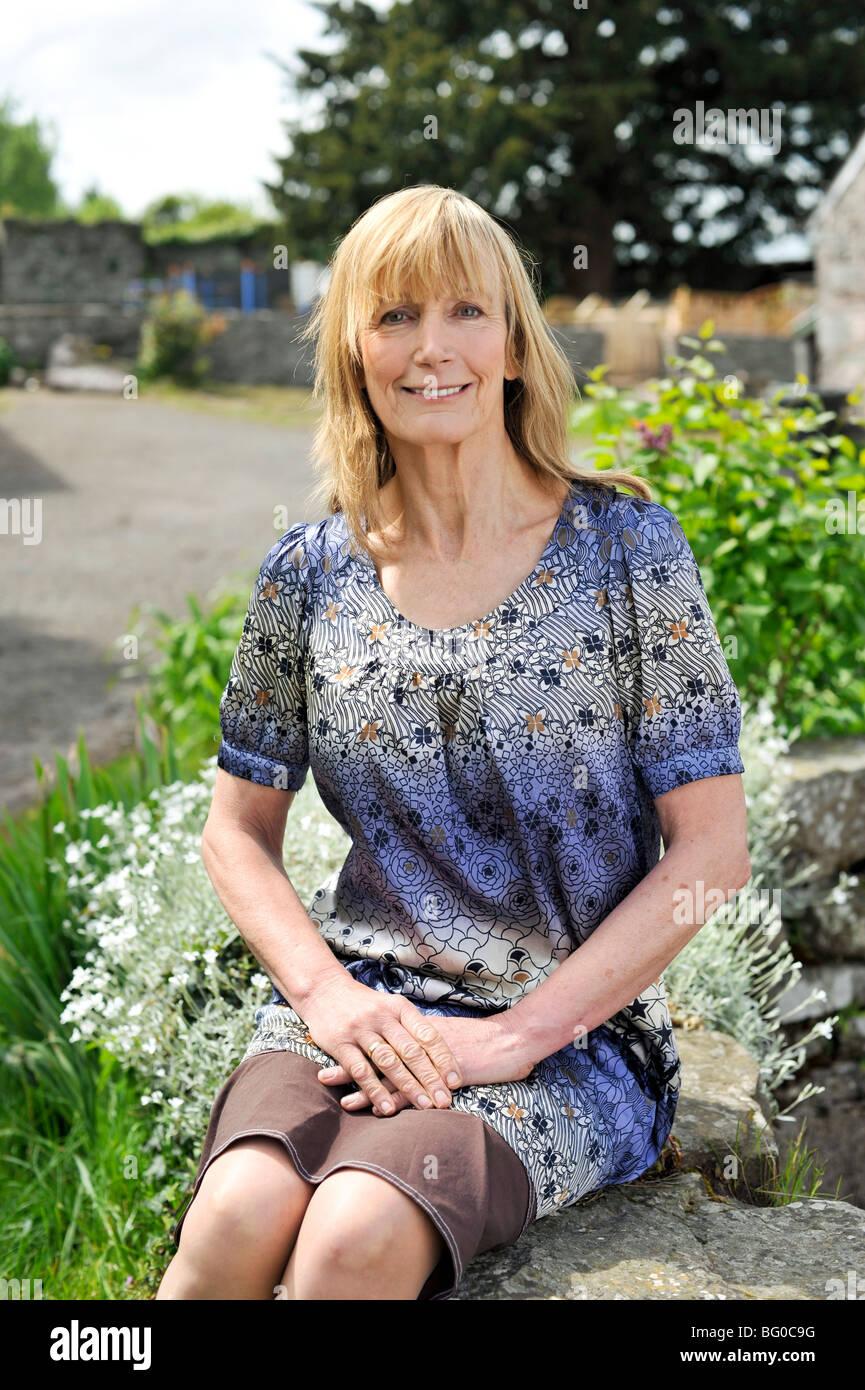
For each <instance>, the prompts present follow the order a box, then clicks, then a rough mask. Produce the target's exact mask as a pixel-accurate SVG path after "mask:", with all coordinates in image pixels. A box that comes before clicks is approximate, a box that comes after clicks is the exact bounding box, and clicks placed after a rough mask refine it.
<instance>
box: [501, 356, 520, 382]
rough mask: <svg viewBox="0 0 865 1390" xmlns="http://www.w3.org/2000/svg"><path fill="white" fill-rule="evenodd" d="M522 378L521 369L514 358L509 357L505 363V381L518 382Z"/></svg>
mask: <svg viewBox="0 0 865 1390" xmlns="http://www.w3.org/2000/svg"><path fill="white" fill-rule="evenodd" d="M521 376H522V367H521V366H520V364H519V362H517V361H515V360H514V358H512V357H509V358H508V359H507V361H506V362H505V381H519V379H520V377H521Z"/></svg>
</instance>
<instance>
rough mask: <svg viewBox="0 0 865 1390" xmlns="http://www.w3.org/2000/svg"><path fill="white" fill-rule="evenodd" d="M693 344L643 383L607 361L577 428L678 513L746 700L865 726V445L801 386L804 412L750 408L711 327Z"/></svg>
mask: <svg viewBox="0 0 865 1390" xmlns="http://www.w3.org/2000/svg"><path fill="white" fill-rule="evenodd" d="M683 341H684V342H685V344H686V346H688V347H692V348H694V349H696V351H695V352H694V355H693V356H691V357H690V358H684V357H678V356H673V357H670V358H669V359H668V362H669V363H670V366H671V373H670V375H669V376H668V377H665V378H663V379H662V380H660V381H656V382H651V383H649V384H648V385H647V386H645V387H642V388H636V389H633V390H632V389H627V390H624V389H623V390H618V389H616V388H615V387H612V386H610V385H608V384H607V383H606V382H605V381H604V375H605V373H606V370H607V369H606V368H605V367H599V368H595V369H594V370H593V371H592V372H591V373H590V377H591V380H590V381H589V383H588V385H586V386H585V387H584V388H583V389H584V394H585V396H586V397H587V399H586V400H584V401H583V402H582V403H581V404H580V405H578V406H577V407H576V408H575V410H574V412H573V414H572V418H571V426H572V428H573V429H574V430H575V431H576V432H579V433H583V434H585V433H588V434H589V435H590V436H591V438H592V439H593V441H594V442H593V444H592V445H591V446H590V447H589V449H588V450H587V451H586V452H587V456H588V457H589V458H590V459H593V460H594V462H595V464H596V466H597V467H598V468H600V469H604V468H609V467H615V468H627V469H629V470H631V471H632V472H635V473H638V474H640V475H641V476H644V477H646V478H647V480H648V481H649V482H650V483H651V484H652V486H653V488H654V491H655V496H656V500H657V501H659V502H660V503H661V504H662V505H664V506H666V507H668V508H669V509H670V510H671V511H673V512H674V513H675V514H676V516H677V517H678V519H679V521H680V522H681V525H682V528H683V530H684V531H685V534H686V536H687V537H688V540H689V542H690V544H691V546H692V548H693V550H694V554H695V556H696V558H697V562H698V564H699V565H700V569H701V572H702V575H703V579H704V582H705V585H706V591H707V595H708V598H709V602H710V604H711V607H712V612H713V614H714V617H715V621H716V624H717V627H718V631H719V635H720V636H721V640H722V642H723V645H724V651H725V654H726V656H727V660H728V662H729V665H730V670H731V672H732V674H733V678H734V680H735V681H736V684H737V686H738V688H739V691H740V694H742V695H743V696H747V697H749V698H751V699H752V700H753V701H755V702H756V701H757V700H758V699H759V698H760V697H761V696H763V695H766V696H768V697H769V698H770V700H771V702H772V706H773V711H774V714H775V718H776V720H777V721H778V723H779V725H780V726H782V727H784V726H787V727H789V726H790V725H792V724H797V725H798V726H799V728H800V730H801V733H802V736H803V737H805V736H809V735H811V736H816V735H825V736H831V735H834V734H853V733H862V732H865V675H863V662H862V646H863V638H865V611H863V609H862V605H861V602H860V599H859V596H860V594H861V592H862V590H863V588H865V545H863V544H862V534H863V531H865V517H863V516H862V512H863V511H865V507H863V501H862V499H863V498H865V450H858V449H857V448H856V446H855V445H854V443H853V442H852V440H851V439H849V438H848V437H847V436H846V435H843V434H832V435H829V436H826V435H825V434H824V433H823V428H824V426H826V425H827V424H828V423H829V421H830V419H832V418H833V417H832V413H831V412H830V411H826V410H823V409H822V403H821V402H820V400H819V397H818V396H817V395H816V394H815V393H814V392H813V391H808V390H807V389H806V387H807V382H806V381H805V379H804V378H801V377H800V378H798V379H797V382H796V384H795V386H793V385H792V384H791V392H792V395H793V396H795V397H797V404H796V405H795V406H790V405H789V404H784V403H783V402H784V399H785V395H787V394H789V393H785V392H784V391H778V392H776V393H775V395H774V396H773V397H772V399H771V400H769V401H763V400H760V399H750V398H748V397H746V396H745V395H743V394H742V392H741V389H740V385H739V383H738V382H737V379H736V378H735V377H734V376H726V377H724V378H721V377H720V376H719V375H718V374H717V372H716V369H715V366H714V365H713V363H712V362H711V361H710V359H709V356H707V355H704V354H713V353H718V352H723V350H724V345H723V343H722V342H720V341H718V340H717V339H715V338H713V337H712V324H711V323H707V324H705V325H704V326H703V328H702V329H701V330H700V339H699V340H698V339H694V338H688V339H684V340H683ZM851 496H852V507H851Z"/></svg>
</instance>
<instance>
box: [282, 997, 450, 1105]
mask: <svg viewBox="0 0 865 1390" xmlns="http://www.w3.org/2000/svg"><path fill="white" fill-rule="evenodd" d="M303 1019H304V1022H305V1023H306V1026H307V1028H308V1029H309V1032H310V1035H311V1037H312V1038H314V1040H315V1043H316V1045H317V1046H318V1047H320V1048H321V1049H322V1051H323V1052H328V1053H330V1055H331V1057H335V1058H336V1059H337V1062H338V1063H339V1067H338V1072H339V1075H340V1077H341V1081H340V1084H341V1085H343V1086H345V1085H347V1084H349V1083H350V1082H352V1081H355V1082H356V1083H357V1085H358V1086H359V1087H360V1090H359V1091H358V1092H357V1093H355V1094H354V1095H351V1096H344V1097H343V1098H342V1104H343V1105H344V1106H345V1108H346V1109H352V1108H354V1106H353V1104H350V1102H354V1103H356V1102H357V1100H358V1099H360V1100H361V1101H362V1102H363V1104H364V1105H373V1106H376V1107H377V1108H378V1110H379V1111H380V1113H383V1114H395V1113H396V1110H397V1105H396V1099H397V1095H402V1097H403V1099H404V1100H405V1102H406V1104H413V1105H416V1106H417V1107H418V1108H419V1109H428V1108H430V1107H434V1106H438V1107H441V1108H445V1107H446V1106H448V1105H450V1103H451V1089H452V1088H453V1087H454V1086H459V1085H462V1083H463V1076H462V1073H461V1071H460V1067H459V1064H458V1063H457V1060H456V1058H455V1057H454V1054H453V1052H452V1051H451V1048H450V1047H449V1046H448V1044H447V1042H445V1040H444V1038H443V1036H442V1034H441V1032H440V1031H439V1029H438V1028H437V1026H436V1025H437V1024H439V1023H442V1022H449V1020H446V1019H428V1018H426V1017H425V1016H424V1014H422V1013H421V1011H420V1010H419V1009H418V1008H416V1006H415V1005H414V1004H413V1003H412V1002H411V1000H410V999H407V998H406V997H405V995H403V994H388V993H385V992H383V991H380V990H374V989H370V988H369V987H368V986H367V985H363V984H360V983H359V982H358V981H357V980H353V979H352V978H351V976H350V975H349V974H348V972H345V973H344V976H337V977H334V978H332V979H329V980H328V981H327V982H325V983H322V985H321V987H320V988H318V989H317V990H316V992H315V997H314V999H309V1000H307V1001H306V1003H305V1005H304V1009H303ZM376 1043H378V1044H379V1046H378V1047H376V1048H375V1058H374V1065H373V1060H372V1059H371V1058H370V1056H369V1055H368V1054H369V1053H370V1049H372V1048H374V1047H375V1044H376ZM384 1044H386V1046H385V1045H384ZM376 1068H377V1069H378V1071H380V1072H382V1074H383V1075H382V1076H381V1077H380V1076H378V1075H377V1074H376ZM449 1078H450V1079H449ZM385 1082H389V1083H391V1084H390V1085H386V1084H385Z"/></svg>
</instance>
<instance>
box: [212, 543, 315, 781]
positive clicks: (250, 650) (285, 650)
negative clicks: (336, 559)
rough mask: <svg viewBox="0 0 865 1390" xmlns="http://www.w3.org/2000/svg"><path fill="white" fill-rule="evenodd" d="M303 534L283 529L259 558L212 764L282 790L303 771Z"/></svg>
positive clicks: (223, 701) (306, 753)
mask: <svg viewBox="0 0 865 1390" xmlns="http://www.w3.org/2000/svg"><path fill="white" fill-rule="evenodd" d="M302 533H303V526H302V524H301V525H298V526H295V527H292V528H290V530H288V531H287V532H286V533H285V534H284V535H283V536H281V537H280V539H279V540H278V541H277V542H276V543H275V545H273V546H272V547H271V549H270V550H269V551H268V553H267V555H266V556H265V558H264V561H263V562H262V565H261V568H260V569H259V572H258V576H257V578H256V581H255V584H254V585H253V589H252V593H251V594H250V597H249V603H248V605H247V610H246V617H245V618H244V622H243V630H242V632H241V636H240V641H239V642H238V644H237V648H236V650H235V653H234V656H233V658H232V662H231V670H230V672H229V677H228V682H227V684H226V686H225V689H224V691H223V693H222V698H221V700H220V703H219V723H220V728H221V730H222V742H221V743H220V746H219V751H218V753H217V758H216V762H217V766H218V767H221V768H224V770H225V771H226V772H230V773H231V774H232V775H233V776H235V777H245V778H246V779H247V780H248V781H250V782H259V783H261V785H262V786H267V787H278V788H279V789H281V790H283V791H299V790H300V788H301V787H302V786H303V783H304V781H305V779H306V774H307V772H308V770H309V740H308V732H307V718H306V681H305V672H304V640H305V639H304V611H305V597H304V596H305V585H304V581H303V577H302V574H301V573H300V566H301V565H302V563H303V558H304V551H303V545H302V539H303V536H302Z"/></svg>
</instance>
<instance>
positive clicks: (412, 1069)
mask: <svg viewBox="0 0 865 1390" xmlns="http://www.w3.org/2000/svg"><path fill="white" fill-rule="evenodd" d="M427 1031H428V1032H431V1033H432V1034H433V1039H434V1037H435V1036H436V1035H435V1029H433V1028H431V1027H429V1025H428V1026H427ZM433 1039H430V1040H429V1045H430V1046H432V1044H433ZM385 1041H386V1042H388V1043H390V1044H391V1045H392V1046H393V1048H394V1050H395V1052H396V1053H397V1060H398V1061H402V1063H403V1065H404V1066H405V1068H406V1071H407V1072H408V1074H409V1077H410V1078H411V1080H410V1082H408V1083H407V1082H406V1081H405V1080H403V1079H400V1078H399V1077H397V1075H396V1073H395V1072H393V1071H389V1072H388V1075H389V1076H390V1078H391V1080H395V1081H397V1082H398V1084H399V1087H400V1090H402V1091H403V1093H404V1094H405V1095H407V1096H408V1097H409V1099H410V1100H411V1101H412V1103H413V1104H415V1105H417V1104H418V1101H419V1098H420V1096H422V1095H424V1094H425V1095H427V1096H429V1097H431V1099H432V1101H433V1103H434V1104H435V1105H437V1106H439V1108H440V1109H444V1107H445V1106H448V1105H450V1103H451V1094H450V1088H449V1087H448V1084H447V1082H446V1081H445V1079H444V1077H443V1076H442V1075H441V1073H440V1072H439V1071H438V1069H437V1068H436V1065H435V1063H434V1062H433V1060H432V1058H431V1057H430V1055H429V1052H428V1050H427V1046H426V1044H424V1043H423V1042H421V1041H419V1040H418V1039H417V1038H416V1037H414V1036H413V1035H412V1034H411V1033H410V1032H409V1031H408V1030H407V1029H406V1028H404V1027H403V1026H402V1024H401V1023H396V1022H395V1023H394V1024H393V1025H390V1026H388V1027H387V1028H386V1029H385ZM384 1058H385V1052H384V1048H381V1047H379V1048H376V1053H375V1063H376V1066H378V1067H379V1069H380V1070H383V1069H384V1068H383V1066H382V1063H383V1061H384Z"/></svg>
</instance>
